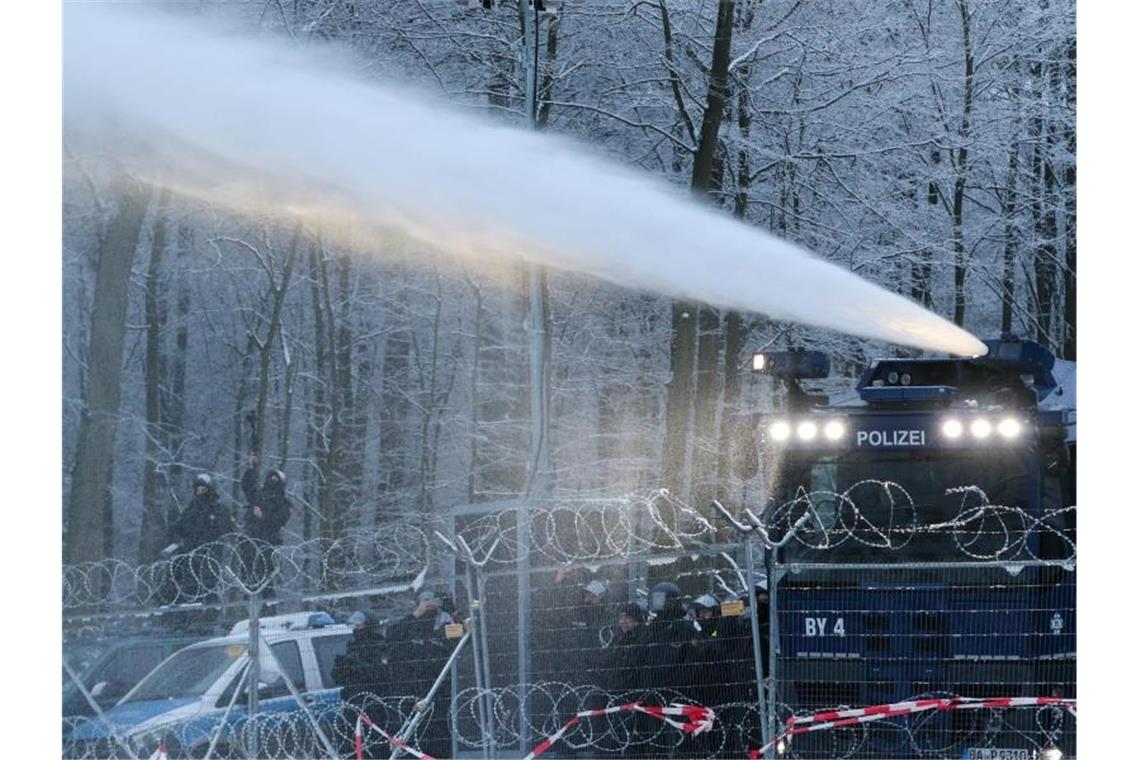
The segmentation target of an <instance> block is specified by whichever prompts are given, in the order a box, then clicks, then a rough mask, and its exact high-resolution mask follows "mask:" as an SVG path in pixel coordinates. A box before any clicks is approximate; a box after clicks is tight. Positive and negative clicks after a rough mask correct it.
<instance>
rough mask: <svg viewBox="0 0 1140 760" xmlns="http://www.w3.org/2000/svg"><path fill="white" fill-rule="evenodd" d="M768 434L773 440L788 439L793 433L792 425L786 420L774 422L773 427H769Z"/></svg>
mask: <svg viewBox="0 0 1140 760" xmlns="http://www.w3.org/2000/svg"><path fill="white" fill-rule="evenodd" d="M768 435H769V436H771V438H772V440H773V441H786V440H788V438H789V437H790V436H791V435H792V426H791V425H789V424H788V423H787V422H785V421H784V420H780V421H778V422H773V423H772V427H770V428H768Z"/></svg>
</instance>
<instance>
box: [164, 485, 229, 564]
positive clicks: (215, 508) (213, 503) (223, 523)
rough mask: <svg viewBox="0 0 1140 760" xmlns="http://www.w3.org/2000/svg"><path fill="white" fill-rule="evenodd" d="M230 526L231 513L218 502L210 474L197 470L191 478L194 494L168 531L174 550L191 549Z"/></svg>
mask: <svg viewBox="0 0 1140 760" xmlns="http://www.w3.org/2000/svg"><path fill="white" fill-rule="evenodd" d="M233 530H234V521H233V517H232V516H231V515H230V511H229V509H227V508H226V507H223V506H222V504H221V500H220V499H219V498H218V489H217V486H215V485H214V479H213V477H211V476H210V474H209V473H205V472H203V473H199V474H198V475H197V476H196V477H195V478H194V495H193V496H192V497H191V499H190V503H189V504H188V505H187V506H186V509H184V510H182V514H181V515H179V517H178V521H177V522H176V523H175V524H174V529H173V530H172V531H171V534H172V536H171V537H172V538H173V539H174V542H175V543H176V544H177V545H178V548H177V551H178V552H179V553H186V552H192V551H194V550H195V549H197V548H198V547H200V546H202V545H203V544H208V543H210V542H212V541H217V540H218V539H219V538H221V537H222V536H224V535H225V534H227V533H232V532H233Z"/></svg>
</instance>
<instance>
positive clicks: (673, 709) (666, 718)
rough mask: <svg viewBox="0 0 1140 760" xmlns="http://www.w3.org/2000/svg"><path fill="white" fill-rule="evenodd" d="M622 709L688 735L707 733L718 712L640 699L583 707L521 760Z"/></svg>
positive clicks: (539, 752) (536, 754) (531, 757)
mask: <svg viewBox="0 0 1140 760" xmlns="http://www.w3.org/2000/svg"><path fill="white" fill-rule="evenodd" d="M620 712H639V713H644V714H646V715H650V716H652V717H654V718H657V719H658V720H660V721H663V722H665V723H668V724H669V725H670V726H673V727H674V728H676V729H679V730H680V731H683V732H684V733H686V734H693V735H694V736H696V735H697V734H700V733H704V732H705V731H708V730H709V729H710V728H712V725H713V721H714V720H716V715H715V714H714V713H713V711H712V710H710V709H709V708H707V707H701V706H700V705H678V704H674V705H668V706H661V705H643V704H641V703H640V702H630V703H629V704H625V705H615V706H614V707H603V708H600V709H597V710H583V711H582V712H579V713H575V714H574V716H573V717H572V718H570V720H569V721H568V722H567V723H566V725H565V726H563V727H562V728H560V729H558V730H557V731H555V732H554V733H553V734H551V735H550V736H548V737H546V738H545V739H543V740H542V741H541V742H539V744H538V746H536V747H535V748H534V749H532V750H531V751H530V754H529V755H526V756H525V757H524V758H523V759H522V760H534V758H536V757H539V756H540V755H542V754H543V753H544V752H546V751H547V750H548V749H550V748H551V747H552V746H554V743H555V742H557V741H558V740H559V739H561V738H562V737H563V736H564V735H565V734H566V732H567V731H569V730H570V729H571V728H573V727H574V726H576V725H578V724H579V723H581V722H582V719H583V718H596V717H598V716H601V715H613V714H614V713H620ZM670 716H677V717H680V718H683V720H674V719H673V717H670Z"/></svg>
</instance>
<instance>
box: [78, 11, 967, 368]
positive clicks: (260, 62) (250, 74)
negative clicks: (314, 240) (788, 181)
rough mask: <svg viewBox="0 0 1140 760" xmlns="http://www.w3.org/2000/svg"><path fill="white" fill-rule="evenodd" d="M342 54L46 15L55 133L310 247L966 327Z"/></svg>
mask: <svg viewBox="0 0 1140 760" xmlns="http://www.w3.org/2000/svg"><path fill="white" fill-rule="evenodd" d="M347 59H348V56H346V55H345V54H344V53H343V52H341V53H336V52H335V51H329V50H328V49H326V48H320V49H317V48H304V49H302V48H298V47H296V46H295V45H292V44H290V43H287V42H275V41H271V40H265V39H257V40H254V39H251V38H245V37H241V36H237V35H235V34H233V33H230V32H223V31H220V30H218V29H215V28H212V27H210V26H208V25H204V24H203V23H202V22H201V21H198V20H194V19H191V18H186V17H181V16H175V15H171V14H168V13H158V12H156V11H153V10H151V11H147V10H140V9H139V8H138V7H137V6H135V7H124V6H123V5H119V4H107V3H90V4H79V3H71V4H67V5H66V6H65V17H64V127H65V135H66V137H67V139H68V140H69V141H71V142H73V143H74V144H75V145H77V146H80V147H81V148H82V149H83V151H84V153H85V154H88V155H95V154H98V155H100V156H103V157H106V158H109V159H111V160H114V161H116V162H117V163H118V164H120V165H121V166H123V167H124V168H125V169H126V170H128V171H130V172H133V173H134V174H135V175H136V176H139V177H142V178H144V179H147V180H150V181H152V182H155V183H159V184H163V185H166V186H169V187H171V188H173V189H174V190H177V191H179V192H182V193H185V194H188V195H191V196H196V197H198V198H201V199H204V200H206V201H209V202H211V203H217V204H222V205H225V206H227V207H230V208H232V209H234V210H236V211H239V212H243V213H270V214H275V215H279V216H283V217H284V216H289V217H294V218H296V217H300V218H302V219H304V220H306V221H308V222H311V223H313V224H315V225H320V226H321V228H322V230H323V231H325V232H326V234H328V235H333V234H335V233H336V231H337V230H340V231H346V230H351V236H352V238H353V239H354V240H355V241H357V242H358V243H359V241H360V240H370V241H371V243H370V245H369V246H368V247H369V248H370V249H373V250H374V249H375V248H376V247H378V246H376V242H375V241H376V240H378V239H382V237H381V236H383V235H392V234H399V235H402V236H410V237H411V238H413V239H417V240H419V241H422V242H424V243H427V244H429V245H430V246H433V247H436V248H439V249H442V250H444V251H447V252H449V253H451V254H453V255H459V256H475V257H484V256H488V255H492V256H504V255H506V256H516V257H523V258H524V259H526V260H528V261H531V262H535V263H540V264H543V265H546V266H551V267H555V268H559V269H563V270H567V271H574V272H581V273H585V274H589V275H592V276H595V277H599V278H602V279H604V280H607V281H609V282H612V283H616V284H618V285H622V286H625V287H630V288H636V289H640V290H646V291H653V292H656V293H660V294H663V295H666V296H670V297H675V298H684V299H689V300H694V301H701V302H705V303H708V304H712V305H715V306H719V307H723V308H732V309H738V310H741V311H746V312H759V313H763V314H766V315H768V316H769V317H772V318H774V319H778V320H787V321H794V322H800V323H803V324H808V325H814V326H818V327H824V328H830V329H833V330H838V331H841V332H844V333H848V334H851V335H857V336H861V337H866V338H874V339H879V340H884V341H889V342H893V343H898V344H902V345H908V346H914V347H918V348H923V349H928V350H932V351H944V352H947V353H950V354H957V355H968V356H973V355H979V354H983V353H985V347H984V346H983V345H982V343H981V342H980V341H979V340H978V339H977V338H975V337H974V336H973V335H971V334H970V333H968V332H966V331H965V330H963V329H961V328H959V327H957V326H955V325H953V324H951V323H949V322H948V321H946V320H945V319H943V318H941V317H938V316H936V315H935V314H932V313H931V312H928V311H926V310H925V309H923V308H922V307H920V306H919V305H917V304H915V303H913V302H912V301H910V300H908V299H906V298H904V297H902V296H900V295H898V294H896V293H892V292H890V291H887V290H885V289H883V288H881V287H879V286H877V285H874V284H872V283H870V282H868V281H866V280H863V279H861V278H859V277H858V276H856V275H854V274H852V273H851V272H849V271H847V270H845V269H842V268H840V267H837V266H834V265H832V264H829V263H827V262H826V261H824V260H823V259H820V258H818V257H816V256H813V255H811V254H809V253H807V252H806V251H804V250H802V249H800V248H797V247H796V246H794V245H792V244H790V243H788V242H786V241H783V240H780V239H778V238H776V237H774V236H772V235H769V234H767V233H765V232H763V231H762V230H760V229H758V228H757V227H753V226H748V225H745V224H743V223H741V222H738V221H736V220H734V219H731V218H729V217H728V216H727V215H724V214H723V213H721V212H719V211H717V210H716V209H712V208H709V207H706V206H704V205H702V204H700V203H698V202H696V201H694V200H692V199H690V198H688V197H687V196H686V194H685V193H684V192H683V191H682V190H681V189H680V188H676V187H671V186H669V185H667V184H665V183H662V182H660V181H658V180H655V179H654V178H652V177H649V176H646V175H645V174H642V173H638V172H636V171H634V170H632V169H628V168H625V167H621V166H618V165H616V164H613V163H610V162H606V161H604V160H602V159H600V158H598V157H596V156H594V155H592V154H591V152H590V150H589V149H587V148H585V147H583V146H581V145H579V144H576V143H574V142H571V141H569V140H566V139H559V138H556V137H552V136H550V135H539V134H534V133H531V132H527V131H525V130H522V129H513V128H509V127H504V126H502V125H498V124H494V123H492V122H490V121H487V120H482V119H479V118H475V117H472V116H471V115H469V114H460V113H456V112H454V111H452V110H449V109H447V108H445V107H443V106H441V105H439V104H436V103H432V102H430V101H429V100H428V99H427V98H426V97H424V96H422V95H419V94H416V93H413V92H409V91H407V90H405V89H403V88H400V87H397V86H395V85H390V84H381V83H377V82H370V81H367V80H366V79H364V78H363V77H361V76H360V75H359V74H358V73H356V72H355V71H354V70H353V68H352V66H351V63H350V61H349V60H347Z"/></svg>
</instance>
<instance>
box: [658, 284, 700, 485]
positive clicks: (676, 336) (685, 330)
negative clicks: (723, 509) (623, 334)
mask: <svg viewBox="0 0 1140 760" xmlns="http://www.w3.org/2000/svg"><path fill="white" fill-rule="evenodd" d="M696 310H697V307H696V304H692V303H685V302H682V301H675V302H674V303H673V338H672V340H671V341H670V343H669V369H670V370H671V371H672V377H671V378H670V380H669V384H668V386H667V387H666V393H665V447H664V452H663V454H662V462H661V467H662V469H663V470H664V472H663V473H662V478H663V481H664V483H665V487H666V488H667V489H669V491H671V492H672V493H674V494H676V495H678V496H680V495H681V494H683V493H684V492H685V483H686V477H685V464H686V462H685V459H686V453H687V450H688V439H689V414H690V412H691V410H692V407H693V364H694V354H695V352H696V344H697V315H696Z"/></svg>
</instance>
